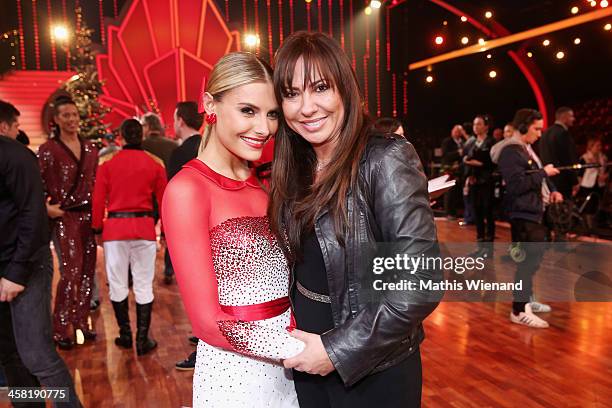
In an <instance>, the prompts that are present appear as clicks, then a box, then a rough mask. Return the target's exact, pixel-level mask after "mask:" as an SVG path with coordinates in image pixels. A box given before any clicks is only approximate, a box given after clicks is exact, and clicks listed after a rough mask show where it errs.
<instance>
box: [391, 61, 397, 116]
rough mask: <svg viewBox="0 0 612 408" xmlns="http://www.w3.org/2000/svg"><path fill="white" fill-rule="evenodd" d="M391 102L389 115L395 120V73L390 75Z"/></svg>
mask: <svg viewBox="0 0 612 408" xmlns="http://www.w3.org/2000/svg"><path fill="white" fill-rule="evenodd" d="M391 101H392V102H391V103H392V105H391V108H392V112H391V114H392V115H393V117H394V118H397V75H396V74H395V72H394V73H392V74H391Z"/></svg>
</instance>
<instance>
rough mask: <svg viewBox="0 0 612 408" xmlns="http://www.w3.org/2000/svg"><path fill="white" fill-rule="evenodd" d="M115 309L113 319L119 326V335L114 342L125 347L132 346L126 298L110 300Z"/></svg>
mask: <svg viewBox="0 0 612 408" xmlns="http://www.w3.org/2000/svg"><path fill="white" fill-rule="evenodd" d="M112 304H113V310H114V311H115V319H117V325H118V326H119V337H117V338H115V344H116V345H118V346H119V347H123V348H126V349H129V348H132V329H131V328H130V314H129V310H130V309H129V304H128V298H125V299H123V300H122V301H121V302H112Z"/></svg>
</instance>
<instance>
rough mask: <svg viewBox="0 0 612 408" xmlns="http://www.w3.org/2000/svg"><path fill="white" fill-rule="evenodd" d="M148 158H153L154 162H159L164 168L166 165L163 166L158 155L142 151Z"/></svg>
mask: <svg viewBox="0 0 612 408" xmlns="http://www.w3.org/2000/svg"><path fill="white" fill-rule="evenodd" d="M144 152H145V153H146V154H147V155H148V156H149V157H150V158H152V159H153V160H155V162H156V163H157V164H159V165H160V166H162V167H163V168H166V166H164V161H163V160H162V159H160V158H159V157H157V156H156V155H154V154H153V153H151V152H147V151H146V150H145V151H144Z"/></svg>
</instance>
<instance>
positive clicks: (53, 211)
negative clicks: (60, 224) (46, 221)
mask: <svg viewBox="0 0 612 408" xmlns="http://www.w3.org/2000/svg"><path fill="white" fill-rule="evenodd" d="M46 205H47V215H48V216H49V218H52V219H55V218H59V217H63V216H64V210H62V209H61V208H60V205H59V204H51V197H49V198H47V202H46Z"/></svg>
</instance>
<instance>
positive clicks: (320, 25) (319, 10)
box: [317, 0, 323, 32]
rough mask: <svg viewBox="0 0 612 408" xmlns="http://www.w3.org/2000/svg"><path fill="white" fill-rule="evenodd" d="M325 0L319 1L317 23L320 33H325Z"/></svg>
mask: <svg viewBox="0 0 612 408" xmlns="http://www.w3.org/2000/svg"><path fill="white" fill-rule="evenodd" d="M322 2H323V0H317V22H318V23H319V32H322V31H323V13H322V12H321V3H322Z"/></svg>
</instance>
